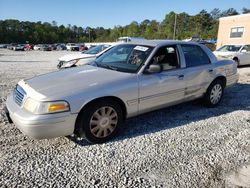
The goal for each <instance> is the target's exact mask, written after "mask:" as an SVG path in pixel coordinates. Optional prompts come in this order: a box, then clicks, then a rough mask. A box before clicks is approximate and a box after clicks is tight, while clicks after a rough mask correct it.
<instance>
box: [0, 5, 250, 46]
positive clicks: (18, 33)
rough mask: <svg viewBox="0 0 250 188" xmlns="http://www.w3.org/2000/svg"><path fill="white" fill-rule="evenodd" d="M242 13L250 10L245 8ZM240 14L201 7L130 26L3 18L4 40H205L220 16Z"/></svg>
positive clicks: (0, 28)
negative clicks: (80, 24)
mask: <svg viewBox="0 0 250 188" xmlns="http://www.w3.org/2000/svg"><path fill="white" fill-rule="evenodd" d="M241 13H242V14H246V13H250V9H248V8H243V9H242V11H241ZM238 14H240V13H239V12H237V11H236V10H235V9H234V8H230V9H228V10H225V11H221V10H219V9H217V8H215V9H213V10H212V11H211V12H207V11H206V10H201V11H200V12H199V13H198V14H196V15H189V14H187V13H185V12H183V13H179V14H177V13H175V12H173V11H172V12H169V13H168V14H166V16H165V18H164V19H163V20H162V21H156V20H148V19H146V20H144V21H142V22H141V23H138V22H136V21H133V22H131V23H130V24H129V25H126V26H119V25H116V26H114V28H112V29H110V28H108V29H105V28H103V27H96V28H91V27H86V28H83V27H77V26H76V25H73V26H72V25H70V24H69V25H68V26H64V25H60V26H58V25H57V22H56V21H52V23H48V22H43V23H42V22H41V21H39V22H29V21H19V20H14V19H7V20H0V43H11V42H16V43H26V42H30V43H34V44H38V43H67V42H79V43H84V42H107V41H110V42H112V41H116V40H117V39H118V38H119V37H121V36H132V37H133V36H134V37H144V38H146V39H173V38H175V39H179V40H181V39H185V38H189V37H191V36H198V37H201V38H203V39H211V38H217V32H218V25H219V18H220V17H225V16H232V15H238Z"/></svg>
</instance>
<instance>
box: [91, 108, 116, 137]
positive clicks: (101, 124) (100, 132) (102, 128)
mask: <svg viewBox="0 0 250 188" xmlns="http://www.w3.org/2000/svg"><path fill="white" fill-rule="evenodd" d="M117 123H118V115H117V113H116V111H115V109H114V108H112V107H110V106H104V107H101V108H99V109H98V110H96V111H95V112H94V113H93V115H92V117H91V119H90V131H91V133H92V134H93V135H94V136H95V137H97V138H105V137H107V136H109V135H110V134H111V133H112V132H114V130H115V128H116V126H117Z"/></svg>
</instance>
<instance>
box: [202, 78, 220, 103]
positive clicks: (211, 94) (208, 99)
mask: <svg viewBox="0 0 250 188" xmlns="http://www.w3.org/2000/svg"><path fill="white" fill-rule="evenodd" d="M223 94H224V85H223V82H222V81H221V80H215V81H213V82H212V83H211V85H210V86H209V87H208V89H207V92H206V94H205V96H204V102H205V105H206V106H208V107H215V106H217V105H218V104H219V103H220V101H221V99H222V97H223Z"/></svg>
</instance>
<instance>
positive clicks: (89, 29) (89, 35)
mask: <svg viewBox="0 0 250 188" xmlns="http://www.w3.org/2000/svg"><path fill="white" fill-rule="evenodd" d="M89 42H90V28H89Z"/></svg>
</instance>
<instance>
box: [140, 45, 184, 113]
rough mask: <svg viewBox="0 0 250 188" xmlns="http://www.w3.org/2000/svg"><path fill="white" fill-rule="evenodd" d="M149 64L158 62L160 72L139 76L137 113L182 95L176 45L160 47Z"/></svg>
mask: <svg viewBox="0 0 250 188" xmlns="http://www.w3.org/2000/svg"><path fill="white" fill-rule="evenodd" d="M150 64H159V65H161V67H162V71H161V72H160V73H152V74H142V75H140V76H139V113H143V112H147V111H151V110H154V109H158V108H161V107H164V106H167V105H169V104H171V103H174V102H176V101H179V100H181V99H183V97H184V90H185V81H184V75H183V69H181V68H180V62H179V57H178V53H177V47H176V46H165V47H161V48H160V49H159V50H158V51H157V52H156V54H155V55H154V57H153V58H152V61H151V63H150Z"/></svg>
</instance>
